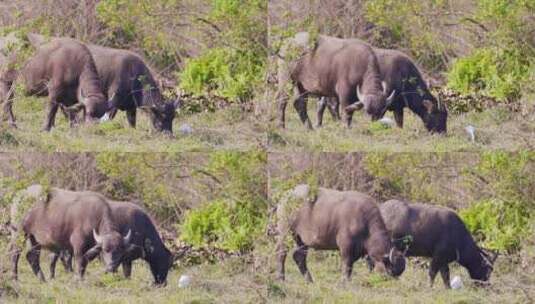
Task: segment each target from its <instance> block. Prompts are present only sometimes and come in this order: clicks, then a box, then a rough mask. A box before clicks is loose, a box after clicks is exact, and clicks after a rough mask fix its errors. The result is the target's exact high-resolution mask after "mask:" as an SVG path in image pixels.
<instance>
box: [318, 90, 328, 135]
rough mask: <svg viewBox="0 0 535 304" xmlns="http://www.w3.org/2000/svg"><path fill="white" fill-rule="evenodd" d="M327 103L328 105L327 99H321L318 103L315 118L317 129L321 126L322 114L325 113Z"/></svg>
mask: <svg viewBox="0 0 535 304" xmlns="http://www.w3.org/2000/svg"><path fill="white" fill-rule="evenodd" d="M327 103H328V100H327V97H322V98H320V100H319V101H318V110H317V111H316V117H317V123H316V127H318V128H319V127H321V126H322V125H323V113H324V112H325V108H326V107H327Z"/></svg>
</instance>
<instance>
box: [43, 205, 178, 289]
mask: <svg viewBox="0 0 535 304" xmlns="http://www.w3.org/2000/svg"><path fill="white" fill-rule="evenodd" d="M110 206H111V210H112V213H113V217H114V219H115V223H116V225H117V227H118V228H119V231H120V232H121V233H126V232H128V231H132V233H133V234H132V239H131V241H130V242H131V243H132V244H135V245H137V246H138V247H137V248H138V249H139V250H137V251H134V252H132V253H131V254H130V255H128V256H126V257H124V258H123V261H122V266H123V273H124V276H125V277H126V278H130V275H131V273H132V262H133V261H134V260H136V259H139V258H142V259H144V260H145V261H147V263H149V265H150V270H151V272H152V275H153V277H154V282H155V284H157V285H162V284H165V283H166V280H167V273H168V271H169V268H170V267H171V266H172V265H173V256H172V254H171V252H170V251H169V250H168V249H167V248H166V247H165V244H164V243H163V241H162V239H161V238H160V235H159V234H158V231H157V230H156V228H155V226H154V223H153V221H152V220H151V218H150V216H149V215H147V213H145V211H144V210H143V209H142V208H141V207H139V206H138V205H136V204H133V203H130V202H118V201H110ZM58 257H59V256H58V254H55V255H54V256H53V257H52V261H51V265H50V269H51V270H52V269H55V266H56V262H57V259H58ZM61 258H62V262H63V265H64V267H65V269H66V270H67V271H70V270H72V255H71V254H70V253H69V252H67V251H64V252H62V253H61Z"/></svg>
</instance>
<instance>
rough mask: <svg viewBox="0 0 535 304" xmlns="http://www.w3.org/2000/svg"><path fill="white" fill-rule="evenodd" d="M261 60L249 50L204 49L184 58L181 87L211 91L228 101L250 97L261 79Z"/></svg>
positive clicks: (197, 91) (199, 93)
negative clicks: (202, 52)
mask: <svg viewBox="0 0 535 304" xmlns="http://www.w3.org/2000/svg"><path fill="white" fill-rule="evenodd" d="M262 61H263V60H261V59H260V58H259V57H258V56H257V55H256V54H254V53H252V52H249V51H238V50H235V49H230V48H218V49H211V50H207V51H206V52H205V53H204V54H202V55H201V56H199V57H197V58H192V59H189V60H187V61H186V67H185V68H184V70H183V71H182V72H181V73H180V75H179V77H180V86H181V88H182V89H183V90H185V91H186V92H187V93H191V94H194V95H204V94H208V93H213V94H215V95H217V96H221V97H224V98H227V99H229V100H230V101H246V100H249V99H251V98H252V96H253V93H254V89H255V86H256V85H258V84H259V83H260V82H261V81H262V76H263V75H262V69H263V62H262Z"/></svg>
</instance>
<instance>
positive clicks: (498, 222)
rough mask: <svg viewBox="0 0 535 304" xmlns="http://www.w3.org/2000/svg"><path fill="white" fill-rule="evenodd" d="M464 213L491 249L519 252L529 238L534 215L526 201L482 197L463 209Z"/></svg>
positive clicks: (461, 212) (467, 224) (468, 223)
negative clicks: (528, 234)
mask: <svg viewBox="0 0 535 304" xmlns="http://www.w3.org/2000/svg"><path fill="white" fill-rule="evenodd" d="M460 216H461V218H462V219H463V221H464V223H465V224H466V226H467V228H468V229H469V230H470V231H471V232H472V234H473V235H475V236H476V238H478V239H479V241H480V242H481V243H482V245H483V246H484V247H487V248H489V249H495V250H500V251H507V252H515V251H518V250H519V249H520V248H521V246H522V241H523V239H524V238H525V237H527V233H528V228H529V226H528V225H527V224H528V220H529V218H530V214H529V212H527V210H526V208H525V207H524V206H523V205H522V204H518V203H517V204H511V203H507V202H504V201H501V200H497V199H496V200H494V199H490V200H482V201H478V202H475V203H473V204H472V205H471V206H470V207H469V208H467V209H464V210H461V211H460Z"/></svg>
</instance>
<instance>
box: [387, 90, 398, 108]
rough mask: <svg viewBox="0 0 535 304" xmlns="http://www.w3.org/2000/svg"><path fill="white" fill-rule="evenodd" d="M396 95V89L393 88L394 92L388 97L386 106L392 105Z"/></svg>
mask: <svg viewBox="0 0 535 304" xmlns="http://www.w3.org/2000/svg"><path fill="white" fill-rule="evenodd" d="M395 95H396V90H392V93H390V96H388V97H387V98H386V106H387V107H388V106H390V104H392V102H394V96H395Z"/></svg>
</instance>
